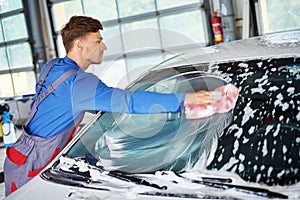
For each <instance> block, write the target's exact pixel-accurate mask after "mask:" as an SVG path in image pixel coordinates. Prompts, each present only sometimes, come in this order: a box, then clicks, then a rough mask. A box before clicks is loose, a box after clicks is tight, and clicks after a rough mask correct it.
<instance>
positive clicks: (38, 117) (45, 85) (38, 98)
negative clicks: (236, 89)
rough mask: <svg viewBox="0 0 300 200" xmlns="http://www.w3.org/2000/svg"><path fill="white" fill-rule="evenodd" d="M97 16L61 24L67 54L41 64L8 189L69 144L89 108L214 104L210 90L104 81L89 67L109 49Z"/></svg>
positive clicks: (173, 108) (171, 108)
mask: <svg viewBox="0 0 300 200" xmlns="http://www.w3.org/2000/svg"><path fill="white" fill-rule="evenodd" d="M100 30H102V24H101V23H100V22H99V21H98V20H96V19H93V18H90V17H85V16H74V17H72V18H71V19H70V21H69V22H68V23H67V24H66V25H65V26H64V27H63V28H62V30H61V36H62V40H63V44H64V47H65V50H66V56H65V57H64V58H60V59H56V60H50V61H48V62H47V63H46V64H45V66H44V67H43V68H42V70H41V75H40V78H39V80H38V82H37V85H36V95H35V97H34V100H33V102H32V104H31V113H30V115H29V117H28V121H27V122H26V123H25V125H24V131H23V133H22V134H21V136H20V138H19V139H18V141H17V142H16V143H15V145H14V146H12V147H10V148H8V149H7V158H6V160H5V164H4V173H5V190H6V191H5V195H6V196H7V195H9V194H10V193H11V192H14V191H15V190H16V189H17V188H20V187H21V186H22V185H24V184H25V183H26V182H28V181H29V180H30V179H31V178H32V177H34V176H35V175H37V174H38V173H39V172H40V171H41V170H42V169H43V168H44V167H45V166H46V165H47V164H48V163H49V162H50V161H51V160H52V159H53V158H54V157H55V156H56V155H57V154H58V153H59V151H60V150H61V149H62V148H63V147H64V146H65V145H66V144H67V142H68V141H69V139H70V138H71V137H72V134H73V133H74V128H75V127H76V124H78V123H79V122H80V120H81V119H82V117H83V114H84V111H86V110H99V111H100V110H101V111H106V112H122V113H141V114H142V113H160V112H178V111H182V110H183V108H182V107H183V106H184V105H185V104H196V103H198V104H199V103H201V104H210V103H211V101H212V97H211V95H210V92H209V91H199V92H196V93H188V94H160V93H153V92H145V91H134V92H133V91H127V90H121V89H118V88H112V87H108V86H106V85H105V84H104V83H103V82H102V81H101V80H100V79H98V78H97V77H96V76H95V75H93V74H91V73H87V72H85V70H86V69H87V68H88V67H89V66H90V65H91V64H100V63H101V61H102V57H103V52H104V51H105V50H106V49H107V47H106V46H105V44H104V43H103V38H102V36H101V33H100Z"/></svg>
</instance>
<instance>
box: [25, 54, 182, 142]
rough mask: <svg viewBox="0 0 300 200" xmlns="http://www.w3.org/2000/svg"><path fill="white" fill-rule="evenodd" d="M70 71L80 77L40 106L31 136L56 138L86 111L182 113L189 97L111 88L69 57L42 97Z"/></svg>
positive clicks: (54, 73) (50, 78)
mask: <svg viewBox="0 0 300 200" xmlns="http://www.w3.org/2000/svg"><path fill="white" fill-rule="evenodd" d="M46 65H47V64H46ZM44 68H45V67H44ZM43 70H44V69H42V71H41V74H42V73H43ZM69 70H78V73H75V74H73V75H71V76H70V77H69V78H68V79H67V80H65V81H64V83H62V84H61V85H60V86H58V87H57V88H56V90H54V91H53V92H52V94H51V95H49V96H48V97H47V98H46V99H45V100H44V101H43V102H42V103H41V104H40V105H39V110H38V111H37V113H36V114H35V116H34V118H33V119H32V120H31V122H30V123H29V125H28V132H29V133H31V134H32V135H36V136H40V137H44V138H48V137H51V136H53V135H56V134H58V133H60V132H62V131H63V130H65V129H66V128H67V127H69V126H70V125H71V124H73V123H74V121H77V119H79V118H81V117H82V115H83V113H84V111H86V110H96V111H105V112H120V113H135V114H144V113H161V112H178V111H180V110H181V104H182V103H183V100H184V97H185V94H161V93H155V92H145V91H128V90H121V89H117V88H112V87H108V86H107V85H105V84H104V83H103V82H102V81H101V80H100V79H99V78H98V77H97V76H95V75H94V74H92V73H87V72H84V71H83V70H81V69H80V68H79V66H78V65H77V64H76V63H75V62H74V61H73V60H71V59H70V58H68V57H64V58H62V59H59V60H58V61H57V62H56V63H55V64H54V65H53V67H52V68H51V70H50V73H49V74H48V76H47V77H46V79H45V83H44V86H43V87H42V91H41V93H43V91H44V90H46V88H48V87H49V85H50V84H51V83H53V82H54V81H55V80H56V79H57V78H58V77H59V76H61V75H62V74H63V73H64V72H66V71H69ZM33 103H34V102H33Z"/></svg>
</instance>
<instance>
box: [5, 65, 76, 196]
mask: <svg viewBox="0 0 300 200" xmlns="http://www.w3.org/2000/svg"><path fill="white" fill-rule="evenodd" d="M56 61H57V59H53V60H52V61H51V62H50V63H49V64H48V66H47V68H46V69H45V72H44V73H43V74H42V76H41V78H40V82H39V85H38V89H37V92H36V94H35V99H36V101H35V102H34V104H33V106H32V109H31V111H30V115H29V117H28V120H27V122H26V123H25V125H24V128H23V131H22V134H21V136H20V137H19V138H18V140H17V142H16V143H15V144H14V145H13V146H12V147H8V148H7V150H6V155H7V157H6V159H5V162H4V176H5V196H8V195H9V194H10V193H12V192H14V191H15V190H16V189H18V188H20V187H21V186H22V185H24V184H25V183H27V182H28V181H29V180H30V179H31V178H33V177H34V176H35V175H37V174H38V173H39V172H40V171H42V169H44V167H46V165H47V164H49V163H50V162H51V161H52V160H53V159H54V158H55V157H56V156H57V154H58V153H59V152H60V150H61V149H62V148H63V147H64V146H65V145H66V144H67V143H68V142H69V141H70V140H71V138H72V135H73V134H74V132H75V130H76V128H77V126H78V125H79V121H77V122H75V124H76V125H74V124H72V126H70V127H69V128H67V129H66V130H64V131H63V132H62V133H59V134H57V135H55V136H52V137H50V138H42V137H38V136H34V135H30V134H28V133H27V132H26V127H27V125H28V124H29V122H30V121H31V120H32V118H33V116H34V115H35V113H36V111H37V107H38V105H39V104H40V103H41V102H42V101H43V100H44V99H45V98H46V97H47V96H48V95H49V94H50V93H51V92H52V91H53V90H55V89H56V88H57V86H58V85H59V84H60V83H62V82H63V81H64V80H66V79H67V78H68V77H69V76H70V75H72V74H73V73H76V72H77V71H78V70H70V71H67V72H65V73H64V74H63V75H61V76H60V77H59V78H58V79H57V80H56V81H55V82H54V83H53V84H52V85H51V86H50V87H49V88H47V89H46V91H45V92H44V93H43V94H41V95H40V94H39V93H40V91H41V87H42V85H43V83H44V81H45V78H46V76H47V74H48V72H49V71H50V68H51V67H52V65H53V64H54V63H55V62H56Z"/></svg>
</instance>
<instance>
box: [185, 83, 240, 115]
mask: <svg viewBox="0 0 300 200" xmlns="http://www.w3.org/2000/svg"><path fill="white" fill-rule="evenodd" d="M211 95H212V96H213V97H214V99H217V100H214V101H213V102H212V104H211V105H201V104H187V105H186V106H185V115H186V118H187V119H200V118H205V117H210V116H212V115H213V114H215V113H225V112H228V111H230V110H231V109H233V108H234V106H235V104H236V101H237V99H238V96H239V89H238V88H237V87H236V86H234V85H232V84H230V83H229V84H227V85H223V86H220V87H218V88H216V89H215V90H214V91H212V92H211Z"/></svg>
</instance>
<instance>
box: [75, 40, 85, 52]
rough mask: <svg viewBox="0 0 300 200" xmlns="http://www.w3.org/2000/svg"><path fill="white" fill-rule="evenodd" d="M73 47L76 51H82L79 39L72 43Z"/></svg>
mask: <svg viewBox="0 0 300 200" xmlns="http://www.w3.org/2000/svg"><path fill="white" fill-rule="evenodd" d="M74 47H75V48H76V49H78V50H81V49H83V43H82V41H81V40H80V39H76V40H75V41H74Z"/></svg>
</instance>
